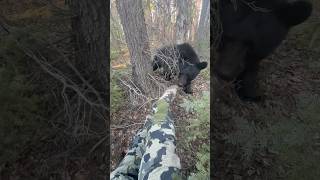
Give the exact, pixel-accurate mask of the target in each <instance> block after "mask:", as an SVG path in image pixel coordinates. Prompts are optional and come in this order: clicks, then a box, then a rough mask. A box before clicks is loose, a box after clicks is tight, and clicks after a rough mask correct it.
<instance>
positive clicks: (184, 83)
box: [153, 43, 207, 93]
mask: <svg viewBox="0 0 320 180" xmlns="http://www.w3.org/2000/svg"><path fill="white" fill-rule="evenodd" d="M161 67H162V68H163V69H164V76H165V78H166V80H171V79H172V76H173V75H176V74H177V72H179V76H178V85H179V86H180V87H183V90H184V91H185V92H186V93H192V91H191V81H192V80H193V79H195V78H196V77H197V75H198V74H199V72H200V71H201V70H202V69H204V68H206V67H207V62H200V60H199V58H198V56H197V54H196V52H195V51H194V49H193V48H192V47H191V46H190V44H188V43H183V44H178V45H174V46H164V47H162V48H160V49H158V50H157V52H156V55H155V56H154V59H153V70H154V71H155V70H157V69H158V68H161ZM174 67H176V68H174Z"/></svg>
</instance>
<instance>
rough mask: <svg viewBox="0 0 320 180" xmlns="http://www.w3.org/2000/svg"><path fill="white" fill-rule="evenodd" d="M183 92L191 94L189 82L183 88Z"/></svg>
mask: <svg viewBox="0 0 320 180" xmlns="http://www.w3.org/2000/svg"><path fill="white" fill-rule="evenodd" d="M183 91H184V92H185V93H187V94H192V89H191V82H189V83H188V84H187V85H185V86H184V87H183Z"/></svg>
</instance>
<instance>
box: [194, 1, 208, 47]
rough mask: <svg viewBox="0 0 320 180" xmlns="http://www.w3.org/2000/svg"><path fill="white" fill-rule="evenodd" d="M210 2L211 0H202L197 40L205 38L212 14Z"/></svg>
mask: <svg viewBox="0 0 320 180" xmlns="http://www.w3.org/2000/svg"><path fill="white" fill-rule="evenodd" d="M209 12H210V4H209V0H202V7H201V14H200V21H199V26H198V30H197V40H198V41H201V40H203V39H204V38H205V34H206V27H208V24H207V23H208V16H209V15H210V13H209Z"/></svg>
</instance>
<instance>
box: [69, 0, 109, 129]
mask: <svg viewBox="0 0 320 180" xmlns="http://www.w3.org/2000/svg"><path fill="white" fill-rule="evenodd" d="M70 8H71V11H72V13H73V18H72V22H71V26H72V30H73V35H74V43H75V61H74V66H75V67H76V69H77V70H78V71H79V74H80V75H81V76H82V78H83V79H85V81H87V82H88V83H89V84H86V83H84V82H83V80H79V81H78V82H76V83H77V84H78V86H79V89H80V90H81V91H83V92H82V93H83V95H84V96H86V97H85V98H87V99H90V101H91V102H93V103H94V104H99V105H98V106H95V105H93V104H86V103H85V102H84V101H82V103H83V104H84V106H83V107H84V108H83V112H82V116H83V118H84V117H85V118H87V119H88V120H89V121H91V122H92V124H91V125H92V128H93V129H94V130H97V131H104V132H105V130H106V129H105V128H108V127H107V124H108V122H107V119H108V118H107V117H108V116H107V114H108V110H107V109H106V107H107V104H108V103H109V95H108V94H109V93H108V91H109V89H107V87H108V84H109V79H108V76H107V73H109V61H108V59H109V55H108V50H109V42H108V41H109V38H108V35H109V29H108V27H109V16H108V11H107V10H108V9H109V8H110V7H109V3H108V2H107V1H105V0H95V1H88V0H72V1H71V2H70ZM80 79H81V78H80ZM80 82H81V83H83V84H80ZM79 84H80V85H79ZM88 109H90V110H88ZM88 111H90V113H91V116H90V117H88V116H89V115H88V114H87V113H88ZM92 112H93V113H92ZM104 123H105V124H106V127H103V124H104Z"/></svg>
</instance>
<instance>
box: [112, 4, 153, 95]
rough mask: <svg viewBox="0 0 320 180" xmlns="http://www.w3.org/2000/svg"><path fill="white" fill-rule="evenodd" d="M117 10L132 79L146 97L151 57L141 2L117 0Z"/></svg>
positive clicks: (148, 89) (149, 88)
mask: <svg viewBox="0 0 320 180" xmlns="http://www.w3.org/2000/svg"><path fill="white" fill-rule="evenodd" d="M116 4H117V10H118V13H119V16H120V20H121V24H122V27H123V30H124V34H125V38H126V42H127V46H128V49H129V52H130V57H131V64H132V77H133V81H134V82H135V83H136V85H137V86H138V87H139V88H140V89H141V90H142V91H143V92H144V93H145V94H147V95H149V94H150V93H151V92H150V90H151V82H150V80H149V79H148V77H149V75H148V74H149V73H151V70H152V67H151V56H150V53H149V42H148V35H147V28H146V24H145V19H144V12H143V8H142V0H117V1H116Z"/></svg>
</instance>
